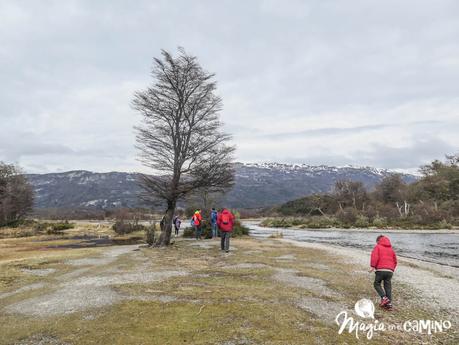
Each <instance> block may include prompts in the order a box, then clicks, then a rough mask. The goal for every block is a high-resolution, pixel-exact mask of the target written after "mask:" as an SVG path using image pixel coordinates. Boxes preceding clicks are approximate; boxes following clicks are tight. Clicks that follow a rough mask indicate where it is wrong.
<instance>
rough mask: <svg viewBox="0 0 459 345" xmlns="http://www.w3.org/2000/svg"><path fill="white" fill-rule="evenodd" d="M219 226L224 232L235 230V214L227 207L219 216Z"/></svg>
mask: <svg viewBox="0 0 459 345" xmlns="http://www.w3.org/2000/svg"><path fill="white" fill-rule="evenodd" d="M217 225H218V228H219V229H220V230H221V231H223V232H231V231H233V226H234V215H233V214H232V213H231V212H230V211H228V210H227V209H226V208H225V209H223V211H222V212H220V213H219V214H218V216H217Z"/></svg>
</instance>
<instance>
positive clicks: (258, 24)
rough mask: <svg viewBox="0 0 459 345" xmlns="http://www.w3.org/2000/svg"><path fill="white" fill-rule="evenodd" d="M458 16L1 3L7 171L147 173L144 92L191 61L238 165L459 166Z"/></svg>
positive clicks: (321, 8)
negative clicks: (217, 106) (168, 64)
mask: <svg viewBox="0 0 459 345" xmlns="http://www.w3.org/2000/svg"><path fill="white" fill-rule="evenodd" d="M458 17H459V2H458V1H455V0H450V1H445V0H436V1H431V0H429V1H423V0H404V1H393V0H386V1H376V0H361V1H357V0H348V1H339V0H336V1H331V0H317V1H306V0H304V1H301V0H289V1H281V0H252V1H243V0H239V1H223V0H220V1H214V0H209V1H199V0H194V1H174V0H169V1H151V0H148V1H142V0H140V1H135V2H133V1H127V0H126V1H121V0H110V1H108V0H107V1H103V0H99V1H92V0H88V1H83V0H81V1H71V0H66V1H47V0H43V1H21V0H14V1H5V0H0V128H1V132H0V161H4V162H8V163H16V164H18V165H20V166H21V167H22V168H23V169H24V170H25V171H26V172H29V173H46V172H59V171H68V170H80V169H84V170H91V171H100V172H104V171H148V170H146V169H145V168H143V167H142V166H141V164H140V163H139V162H138V160H137V159H136V156H137V151H136V149H135V148H134V144H135V132H134V130H133V126H135V125H138V124H139V123H140V121H141V116H140V115H139V114H138V113H136V112H135V111H134V110H133V109H132V107H131V105H130V104H131V101H132V99H133V93H134V92H135V91H136V90H142V89H144V88H146V87H147V86H148V85H149V84H150V83H151V82H152V78H151V75H150V71H151V67H152V60H153V57H158V56H160V52H161V49H166V50H168V51H170V52H172V53H174V54H175V53H176V52H177V47H178V46H182V47H184V48H185V49H186V51H187V52H188V53H190V54H193V55H195V56H197V57H198V59H199V62H200V63H201V65H202V66H203V67H204V69H206V70H207V71H210V72H214V73H215V74H216V80H217V81H218V90H217V93H218V94H219V95H220V96H221V97H222V98H223V105H224V108H223V111H222V112H221V118H222V121H223V122H224V126H225V127H224V129H225V131H227V132H229V133H231V134H232V135H233V140H232V141H233V143H234V144H235V145H236V147H237V151H236V160H237V161H241V162H283V163H304V164H311V165H320V164H325V165H337V166H343V165H356V166H373V167H377V168H386V169H393V170H397V171H408V172H414V171H416V169H417V168H418V167H419V166H420V165H422V164H425V163H427V162H429V161H431V160H433V159H442V158H443V157H444V155H445V154H450V153H456V152H459V135H458V133H459V93H458V90H459V41H458V37H459V21H458V20H457V18H458Z"/></svg>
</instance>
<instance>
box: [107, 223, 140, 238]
mask: <svg viewBox="0 0 459 345" xmlns="http://www.w3.org/2000/svg"><path fill="white" fill-rule="evenodd" d="M145 228H146V227H145V226H144V225H142V224H138V223H128V222H125V221H122V220H118V221H116V222H115V224H113V226H112V229H113V230H114V231H115V232H116V233H117V234H118V235H126V234H130V233H132V232H134V231H142V230H145Z"/></svg>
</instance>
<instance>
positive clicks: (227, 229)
mask: <svg viewBox="0 0 459 345" xmlns="http://www.w3.org/2000/svg"><path fill="white" fill-rule="evenodd" d="M234 221H235V217H234V215H233V214H232V213H231V211H229V210H228V209H226V208H223V209H222V210H221V211H220V212H218V211H217V210H216V209H215V208H212V211H211V212H210V226H211V230H212V232H211V238H217V237H219V236H220V238H221V250H224V251H226V252H229V246H230V237H231V233H232V232H233V228H234ZM181 223H182V222H181V220H180V218H179V217H178V216H175V217H174V220H173V224H174V228H175V235H176V236H177V235H178V234H179V230H180V225H181ZM191 226H192V227H193V228H194V231H195V237H196V240H201V239H202V226H203V217H202V211H201V210H200V209H198V210H196V211H195V212H194V214H193V216H192V217H191Z"/></svg>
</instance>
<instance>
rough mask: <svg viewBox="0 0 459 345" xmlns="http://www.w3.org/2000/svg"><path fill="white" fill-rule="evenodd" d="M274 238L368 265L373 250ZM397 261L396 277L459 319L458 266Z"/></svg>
mask: <svg viewBox="0 0 459 345" xmlns="http://www.w3.org/2000/svg"><path fill="white" fill-rule="evenodd" d="M275 240H278V241H281V242H283V243H288V244H291V245H294V246H297V247H302V248H313V249H319V250H324V251H326V252H327V253H329V254H333V255H337V256H340V257H341V258H343V259H345V261H346V262H348V263H350V264H353V265H358V266H359V267H368V268H369V260H370V253H371V251H369V250H365V249H361V250H359V249H355V248H349V247H340V246H336V245H328V244H323V243H311V242H301V241H296V240H291V239H275ZM398 261H399V264H398V266H397V269H396V271H395V273H394V277H395V281H397V280H399V281H400V282H401V283H403V284H406V285H408V286H409V287H410V289H413V290H414V291H416V292H417V293H419V294H420V295H421V296H422V297H423V298H422V300H423V301H424V303H427V304H428V305H429V306H430V307H431V308H433V309H435V310H441V309H446V310H449V311H450V312H451V313H452V314H451V316H452V317H453V318H454V319H455V320H458V319H459V313H458V311H459V299H457V298H456V296H457V295H458V294H459V268H457V267H453V266H445V265H441V264H437V263H432V262H427V261H422V260H418V259H413V258H406V257H403V256H399V260H398ZM369 274H370V273H369ZM439 287H441V293H440V291H439V290H438V289H439ZM436 292H437V293H436Z"/></svg>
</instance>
